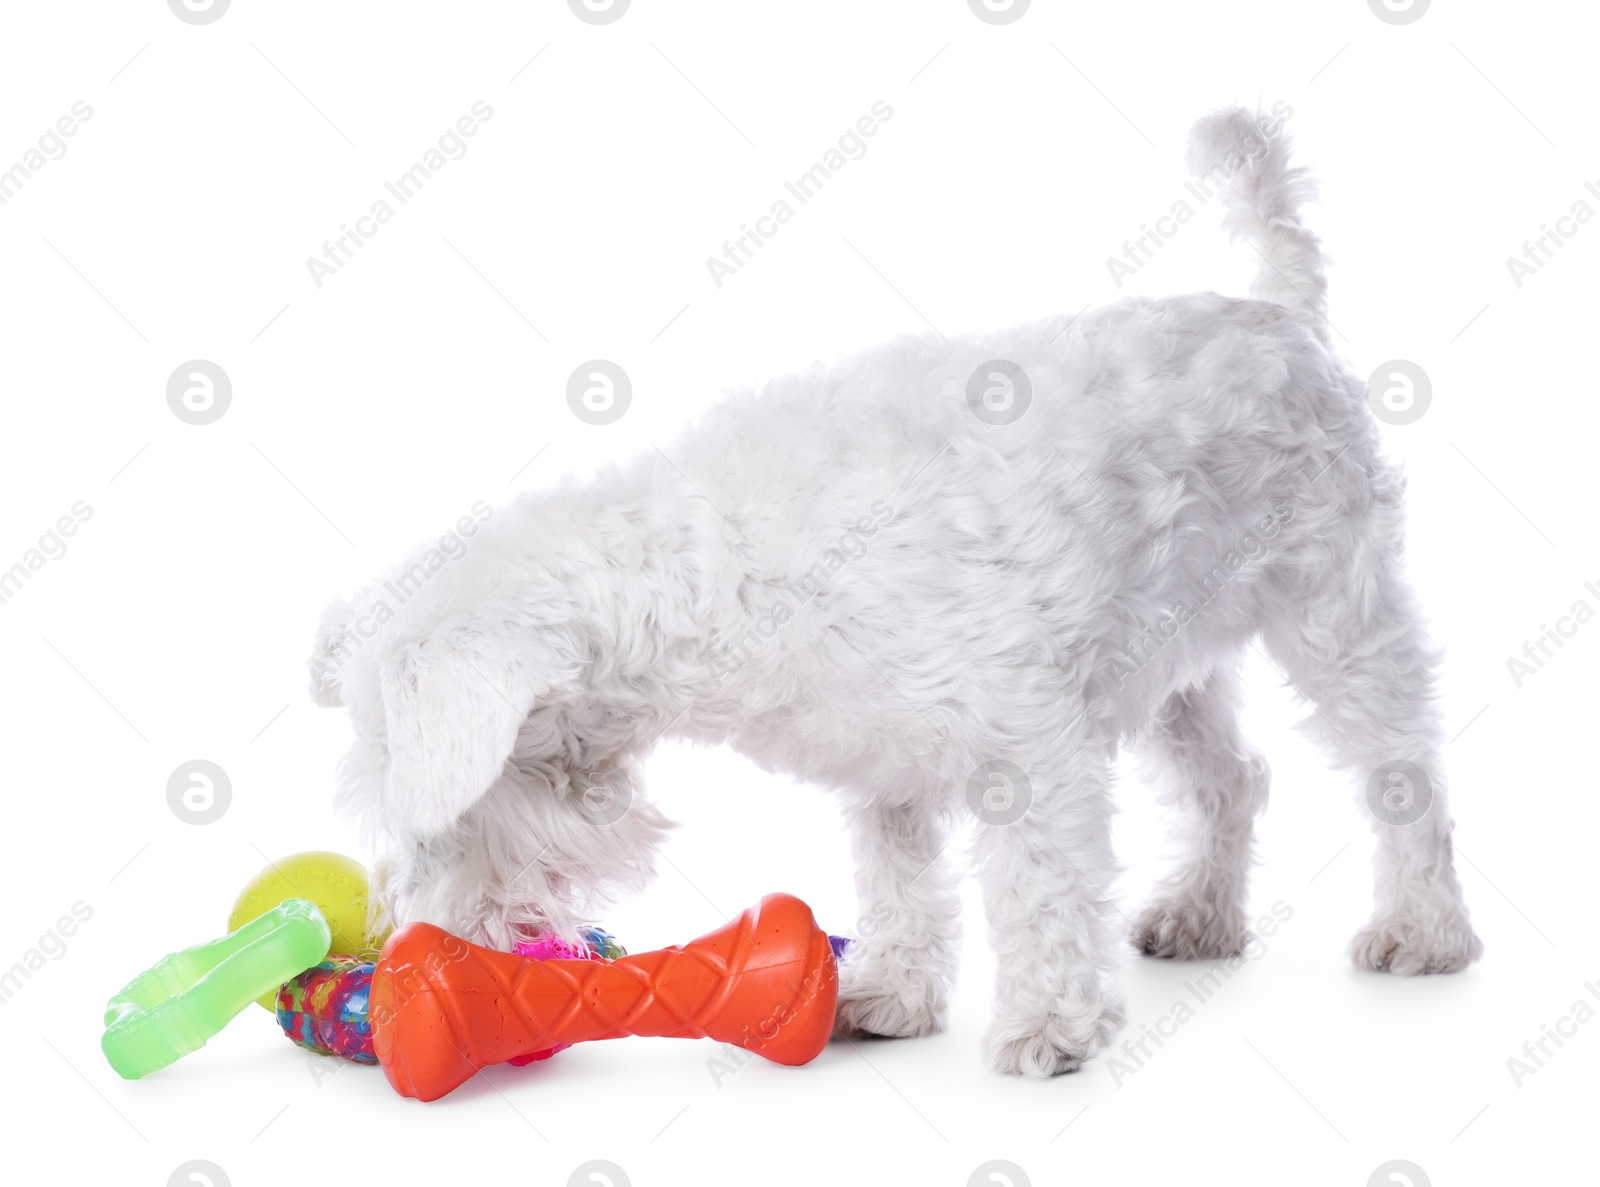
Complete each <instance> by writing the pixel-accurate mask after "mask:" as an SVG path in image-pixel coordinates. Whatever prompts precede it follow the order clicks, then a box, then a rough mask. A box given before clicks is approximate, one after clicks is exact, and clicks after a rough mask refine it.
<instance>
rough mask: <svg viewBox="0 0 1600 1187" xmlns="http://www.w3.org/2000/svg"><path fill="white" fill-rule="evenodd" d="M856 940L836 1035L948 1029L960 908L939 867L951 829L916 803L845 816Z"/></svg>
mask: <svg viewBox="0 0 1600 1187" xmlns="http://www.w3.org/2000/svg"><path fill="white" fill-rule="evenodd" d="M849 817H850V829H851V844H852V848H853V850H854V853H855V859H856V891H857V894H858V895H859V898H860V904H861V920H860V924H859V926H858V932H859V938H858V939H856V940H855V941H854V942H853V943H852V944H851V946H850V948H849V950H848V951H847V952H846V953H845V956H844V959H843V960H842V961H841V962H840V965H839V1013H838V1018H837V1021H836V1023H835V1026H834V1029H835V1031H836V1032H837V1033H839V1034H846V1035H858V1034H871V1035H882V1036H886V1037H890V1038H909V1037H911V1036H914V1035H923V1034H932V1033H934V1032H935V1031H939V1030H942V1029H944V1023H945V1015H946V1013H947V1012H948V1010H949V1005H950V993H951V990H952V988H953V987H954V985H955V979H956V963H957V942H958V937H959V935H960V928H961V905H960V902H959V901H958V899H957V897H956V890H955V884H954V880H953V878H952V876H951V873H950V871H949V869H948V867H947V865H946V863H945V861H944V847H945V842H946V838H947V833H948V830H947V828H946V827H945V825H944V824H943V822H942V821H940V819H939V817H938V814H937V812H936V811H935V810H934V809H933V808H931V807H930V806H927V805H925V804H923V803H921V802H915V801H914V802H911V803H897V804H883V803H871V804H867V805H865V806H862V807H859V808H854V809H852V810H851V811H850V812H849Z"/></svg>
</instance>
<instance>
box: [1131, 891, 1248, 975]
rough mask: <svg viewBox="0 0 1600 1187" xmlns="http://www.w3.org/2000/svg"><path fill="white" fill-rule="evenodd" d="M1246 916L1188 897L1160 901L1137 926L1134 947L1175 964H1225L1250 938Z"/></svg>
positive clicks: (1147, 909) (1231, 907)
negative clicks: (1197, 961)
mask: <svg viewBox="0 0 1600 1187" xmlns="http://www.w3.org/2000/svg"><path fill="white" fill-rule="evenodd" d="M1247 934H1248V933H1247V932H1246V931H1245V923H1244V912H1243V911H1241V910H1239V909H1238V908H1237V907H1233V906H1224V907H1219V906H1216V905H1214V904H1212V903H1208V902H1202V901H1200V900H1198V899H1195V898H1191V897H1189V896H1188V895H1181V894H1180V895H1174V896H1171V897H1166V896H1163V897H1159V898H1156V899H1154V900H1152V901H1151V902H1150V904H1149V905H1148V906H1146V907H1145V909H1144V910H1143V911H1141V912H1140V913H1139V918H1138V919H1136V920H1135V921H1134V924H1133V936H1132V939H1133V946H1134V947H1135V948H1137V949H1138V950H1139V951H1140V952H1143V953H1144V954H1145V955H1146V956H1163V957H1167V958H1169V959H1171V960H1221V959H1222V958H1223V957H1227V956H1232V955H1234V954H1235V953H1237V952H1239V951H1240V950H1241V949H1242V948H1243V947H1244V943H1245V938H1246V936H1247Z"/></svg>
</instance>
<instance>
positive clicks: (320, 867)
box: [228, 852, 389, 1010]
mask: <svg viewBox="0 0 1600 1187" xmlns="http://www.w3.org/2000/svg"><path fill="white" fill-rule="evenodd" d="M286 898H303V899H309V900H310V901H311V902H313V903H315V904H316V906H317V909H318V910H319V911H321V912H322V914H323V917H324V918H325V919H327V921H328V929H329V930H330V931H331V932H332V933H333V946H332V948H331V949H330V951H331V952H332V953H333V954H334V955H336V956H362V957H365V958H367V959H376V958H377V954H378V950H379V949H380V948H382V947H383V942H384V940H386V939H388V938H389V937H388V935H387V934H384V935H379V936H373V935H369V934H368V932H367V868H366V867H365V866H364V865H362V864H361V863H360V862H359V861H355V860H354V859H352V858H348V857H345V856H344V855H343V854H340V853H324V852H311V853H296V854H293V855H291V856H289V857H284V858H280V859H279V860H277V861H275V862H273V863H272V864H271V865H269V866H268V867H267V868H266V869H264V870H262V871H261V872H260V873H259V874H257V875H256V876H255V877H254V878H252V879H250V882H249V884H248V885H247V886H245V888H244V889H243V890H242V891H240V892H239V897H238V898H237V899H236V900H234V904H233V911H232V912H231V913H230V914H229V915H228V930H229V931H230V932H233V931H237V930H238V929H239V928H241V927H243V926H244V925H245V924H247V923H249V922H250V921H251V920H252V919H256V918H258V917H260V916H262V915H264V914H266V913H267V912H268V911H270V910H272V908H274V907H276V906H277V905H278V904H279V903H281V902H282V901H283V900H284V899H286ZM257 1002H258V1003H259V1004H260V1005H261V1006H262V1007H264V1008H265V1009H268V1010H276V1008H277V1006H276V993H269V994H267V995H266V996H265V997H262V998H258V999H257Z"/></svg>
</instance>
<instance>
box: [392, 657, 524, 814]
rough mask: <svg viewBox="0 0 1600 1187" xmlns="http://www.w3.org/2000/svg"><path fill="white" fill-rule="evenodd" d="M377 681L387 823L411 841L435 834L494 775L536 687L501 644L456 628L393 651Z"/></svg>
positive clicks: (479, 793) (469, 803) (473, 800)
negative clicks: (385, 747)
mask: <svg viewBox="0 0 1600 1187" xmlns="http://www.w3.org/2000/svg"><path fill="white" fill-rule="evenodd" d="M378 682H379V688H380V690H381V692H382V696H383V715H384V722H385V726H386V733H387V735H388V746H389V762H388V772H387V776H386V778H385V782H384V789H383V798H384V814H385V816H386V818H387V823H388V824H389V825H390V826H391V827H392V828H394V829H395V830H396V831H401V832H403V833H405V834H406V835H408V836H411V837H429V836H434V835H437V834H438V833H441V832H443V831H444V830H445V829H447V828H449V827H450V826H451V825H452V824H454V823H455V822H456V820H457V819H458V818H459V817H460V816H461V814H462V813H463V812H465V811H466V810H467V809H468V808H470V807H472V805H473V804H475V803H476V802H477V801H478V799H479V798H480V797H481V796H482V795H483V793H484V792H486V791H488V790H489V787H490V785H491V784H493V783H494V781H495V780H496V779H497V778H499V776H500V772H501V770H502V769H503V768H504V767H505V764H506V759H508V758H509V757H510V756H511V750H512V747H513V746H514V745H515V743H516V740H517V730H518V728H519V727H520V726H521V725H522V722H523V720H524V719H525V718H526V717H527V715H528V711H529V710H530V709H531V708H532V707H533V701H534V696H535V693H536V690H535V689H534V687H533V685H532V681H531V680H530V679H529V678H528V676H527V674H526V673H525V672H523V671H522V670H521V669H520V668H519V666H517V665H515V664H514V663H512V662H511V661H510V660H509V659H508V658H507V657H506V656H505V654H504V644H503V643H501V644H499V645H498V646H497V645H496V641H495V640H494V639H492V638H490V637H489V636H487V635H482V634H479V633H477V632H473V631H468V630H460V629H457V630H451V631H447V632H444V633H442V634H438V635H434V636H430V637H428V638H424V639H419V640H413V641H410V642H407V643H405V644H403V645H401V646H398V647H396V648H395V649H394V650H393V651H391V652H390V653H389V654H388V655H387V656H386V657H385V658H384V660H383V661H382V662H381V663H380V664H379V671H378Z"/></svg>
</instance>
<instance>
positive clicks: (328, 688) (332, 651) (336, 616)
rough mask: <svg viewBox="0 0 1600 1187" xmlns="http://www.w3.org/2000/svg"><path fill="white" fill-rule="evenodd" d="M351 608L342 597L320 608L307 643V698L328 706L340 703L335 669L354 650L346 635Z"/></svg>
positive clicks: (342, 695) (341, 701)
mask: <svg viewBox="0 0 1600 1187" xmlns="http://www.w3.org/2000/svg"><path fill="white" fill-rule="evenodd" d="M354 612H355V611H354V608H353V607H352V605H351V603H349V602H347V601H345V600H344V599H343V598H338V599H335V600H334V602H333V603H332V604H331V605H329V607H328V608H327V609H326V610H324V611H323V612H322V620H321V621H320V622H318V623H317V637H316V641H315V642H314V643H312V645H311V658H310V659H308V660H307V661H306V667H308V668H310V669H311V699H312V700H313V701H314V702H316V703H317V704H319V705H323V706H326V707H328V708H338V707H339V706H340V705H342V704H344V693H343V691H342V689H341V688H340V684H339V670H340V669H341V668H343V667H344V665H345V661H347V660H348V659H349V658H350V656H351V654H352V653H353V652H354V650H355V648H354V641H353V640H352V638H351V637H350V618H351V616H352V615H353V614H354Z"/></svg>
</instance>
